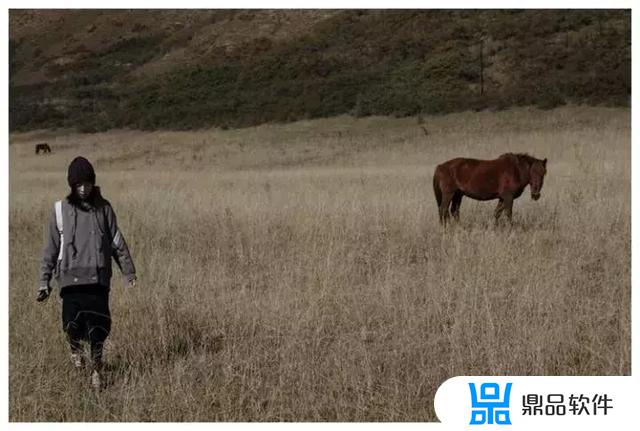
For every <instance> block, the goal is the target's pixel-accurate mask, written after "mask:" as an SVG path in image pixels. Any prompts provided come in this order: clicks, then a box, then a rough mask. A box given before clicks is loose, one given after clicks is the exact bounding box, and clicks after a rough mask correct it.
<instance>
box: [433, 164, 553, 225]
mask: <svg viewBox="0 0 640 431" xmlns="http://www.w3.org/2000/svg"><path fill="white" fill-rule="evenodd" d="M546 173H547V159H544V160H539V159H536V158H535V157H531V156H530V155H528V154H513V153H506V154H503V155H501V156H500V157H498V158H497V159H495V160H477V159H463V158H456V159H451V160H449V161H448V162H445V163H443V164H441V165H438V166H437V167H436V170H435V172H434V174H433V191H434V193H435V195H436V201H437V202H438V209H439V215H440V223H442V224H445V225H446V223H447V220H448V219H449V205H451V215H453V217H454V218H455V219H456V220H458V219H459V218H460V203H461V202H462V197H463V196H468V197H470V198H472V199H476V200H479V201H488V200H492V199H499V202H498V206H497V207H496V209H495V212H494V216H495V218H496V223H497V222H498V219H499V218H500V215H502V212H503V211H505V212H506V213H507V217H508V218H509V221H510V222H511V209H512V207H513V200H514V199H517V198H518V197H520V195H521V194H522V192H523V191H524V188H525V187H526V186H528V185H531V198H532V199H533V200H535V201H537V200H538V199H539V198H540V190H541V189H542V183H543V182H544V176H545V174H546Z"/></svg>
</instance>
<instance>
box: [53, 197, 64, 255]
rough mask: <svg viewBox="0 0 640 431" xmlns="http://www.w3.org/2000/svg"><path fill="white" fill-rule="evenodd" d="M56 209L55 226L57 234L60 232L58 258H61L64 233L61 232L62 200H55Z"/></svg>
mask: <svg viewBox="0 0 640 431" xmlns="http://www.w3.org/2000/svg"><path fill="white" fill-rule="evenodd" d="M54 207H55V210H56V227H57V228H58V234H60V252H59V253H58V260H62V254H63V253H62V251H63V250H64V246H63V245H64V244H63V243H64V235H63V234H62V230H63V229H62V228H63V227H64V226H63V223H62V201H56V203H55V205H54Z"/></svg>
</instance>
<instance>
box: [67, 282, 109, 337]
mask: <svg viewBox="0 0 640 431" xmlns="http://www.w3.org/2000/svg"><path fill="white" fill-rule="evenodd" d="M60 296H61V297H62V329H63V330H64V331H65V332H66V333H67V334H68V335H69V336H70V337H71V338H72V339H75V340H86V341H89V342H92V343H100V342H103V341H104V340H105V339H106V338H107V336H108V335H109V332H110V331H111V312H110V311H109V288H108V287H105V286H101V285H98V284H90V285H82V286H69V287H64V288H62V289H61V290H60Z"/></svg>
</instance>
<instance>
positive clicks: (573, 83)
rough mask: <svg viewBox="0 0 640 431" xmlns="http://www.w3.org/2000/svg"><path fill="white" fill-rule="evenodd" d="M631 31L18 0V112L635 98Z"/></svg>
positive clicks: (533, 17) (294, 112) (210, 113)
mask: <svg viewBox="0 0 640 431" xmlns="http://www.w3.org/2000/svg"><path fill="white" fill-rule="evenodd" d="M43 35H45V36H43ZM630 35H631V32H630V13H629V11H602V10H600V11H580V10H571V11H561V10H531V11H495V10H494V11H441V10H438V11H436V10H411V11H396V10H385V11H378V10H350V11H339V10H318V11H309V10H305V11H302V10H300V11H297V10H279V11H270V10H253V11H239V10H213V11H193V10H187V11H90V10H76V11H56V10H53V11H20V10H12V11H11V13H10V122H11V128H12V130H28V129H34V128H43V127H79V128H80V130H83V131H95V130H106V129H109V128H114V127H132V128H142V129H158V128H160V129H190V128H199V127H208V126H222V127H237V126H243V125H252V124H259V123H264V122H271V121H290V120H297V119H302V118H315V117H323V116H331V115H336V114H343V113H350V114H353V115H371V114H381V115H396V116H403V115H414V114H417V113H420V112H425V113H441V112H452V111H461V110H467V109H483V108H503V107H507V106H514V105H538V106H541V107H552V106H557V105H559V104H562V103H565V102H574V103H587V104H607V105H626V104H628V102H629V96H630V91H631V39H630ZM481 52H482V56H481ZM481 57H482V66H481Z"/></svg>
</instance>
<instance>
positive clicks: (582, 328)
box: [9, 107, 630, 421]
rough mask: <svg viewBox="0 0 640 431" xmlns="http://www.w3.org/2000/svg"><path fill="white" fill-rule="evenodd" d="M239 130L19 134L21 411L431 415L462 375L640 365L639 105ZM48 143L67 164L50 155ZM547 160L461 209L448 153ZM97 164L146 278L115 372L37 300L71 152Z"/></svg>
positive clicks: (116, 311) (15, 155) (119, 291)
mask: <svg viewBox="0 0 640 431" xmlns="http://www.w3.org/2000/svg"><path fill="white" fill-rule="evenodd" d="M425 127H427V128H428V130H429V135H428V136H425V134H424V133H423V131H422V130H421V129H420V128H419V126H418V122H417V121H416V119H415V118H404V119H388V118H379V117H378V118H365V119H353V118H350V117H341V118H334V119H327V120H318V121H308V122H298V123H293V124H289V125H271V126H266V125H265V126H260V127H256V128H248V129H241V130H227V131H221V130H217V129H214V130H209V131H200V132H156V133H143V132H134V131H120V132H110V133H105V134H96V135H77V134H64V133H61V132H58V133H53V132H46V133H43V132H40V133H36V132H32V133H29V134H21V135H12V136H11V145H10V163H11V173H10V192H11V195H10V276H11V280H10V281H11V283H10V328H9V331H10V333H9V336H10V346H9V347H10V370H9V376H10V419H11V420H12V421H43V420H47V421H63V420H66V421H70V420H74V421H92V420H109V421H111V420H114V421H134V420H162V421H205V420H222V421H250V420H251V421H253V420H258V421H279V420H288V421H293V420H298V421H317V420H325V421H326V420H337V421H370V420H371V421H384V420H392V421H433V420H435V419H436V418H435V415H434V412H433V408H432V403H433V395H434V393H435V390H436V388H437V387H438V385H439V384H440V383H442V382H443V381H444V380H445V379H447V378H449V377H451V376H455V375H463V374H500V375H504V374H508V375H592V374H596V375H623V374H629V373H630V161H629V157H630V112H629V111H628V110H624V109H605V108H580V107H567V108H562V109H557V110H554V111H544V112H543V111H536V110H525V109H521V110H513V111H507V112H500V113H463V114H455V115H449V116H445V117H434V118H431V117H427V118H426V124H425ZM45 140H46V141H47V142H49V144H50V145H51V146H52V148H53V154H52V155H50V156H35V155H34V154H33V148H34V144H35V143H37V142H42V141H45ZM506 151H515V152H521V151H526V152H530V153H531V154H532V155H534V156H537V157H547V158H549V167H548V171H549V172H548V176H547V180H546V182H545V187H544V189H543V191H542V199H541V200H540V201H538V202H533V201H531V199H530V197H529V195H528V193H526V194H524V195H523V196H522V197H521V198H520V199H518V200H517V201H516V203H515V205H514V221H515V224H514V226H513V227H512V228H509V227H507V226H499V227H497V228H495V227H494V226H493V224H492V210H493V207H494V204H493V203H478V202H473V201H470V200H467V199H465V200H463V203H462V220H461V223H460V224H459V225H457V226H455V227H454V228H453V229H451V230H449V231H447V232H443V231H442V229H441V228H440V226H439V225H438V221H437V211H436V205H435V200H434V198H433V192H432V190H431V185H430V184H431V175H432V172H433V169H434V167H435V165H436V164H437V163H439V162H441V161H443V160H446V159H448V158H450V157H453V156H459V155H466V156H473V157H478V158H493V157H495V156H497V155H499V154H501V153H503V152H506ZM78 154H82V155H84V156H86V157H88V158H90V160H92V161H93V162H94V165H95V166H96V169H97V172H98V182H99V184H100V185H101V186H102V187H103V190H104V194H105V196H106V197H107V198H108V199H109V200H110V201H111V202H112V204H113V206H114V207H115V209H116V212H117V214H118V216H119V223H120V226H121V228H122V230H123V232H124V233H125V236H126V237H127V240H128V242H129V245H130V248H131V250H132V253H133V255H134V258H135V260H136V265H137V267H138V271H139V277H140V283H139V286H138V287H136V288H135V289H133V290H126V289H125V288H124V287H123V286H124V283H123V281H122V280H121V279H120V278H119V277H116V278H115V279H114V282H113V286H112V291H113V292H112V293H113V294H112V299H111V305H112V313H113V319H114V329H113V331H112V335H111V338H110V340H109V345H108V347H107V353H106V355H107V356H106V360H107V362H108V380H109V385H108V386H107V388H106V389H104V390H103V391H102V392H101V393H99V394H94V393H92V392H91V391H90V389H89V385H88V380H87V376H85V375H78V374H77V373H76V372H75V371H74V370H73V369H72V368H71V364H70V362H69V358H68V352H67V348H66V345H65V342H64V338H63V334H62V331H61V323H60V316H59V314H60V305H59V303H58V302H57V300H56V299H57V297H56V296H53V297H52V298H51V299H50V300H49V302H48V303H46V304H44V305H42V304H38V303H36V302H35V300H34V298H35V289H36V287H37V283H36V280H37V267H38V260H39V256H40V251H41V246H42V239H43V226H44V224H45V220H46V218H47V216H48V213H49V211H50V210H51V207H52V204H53V201H54V200H56V199H58V198H60V197H62V196H63V195H64V194H65V192H66V190H67V187H66V181H65V174H66V168H67V164H68V163H69V161H70V160H71V159H72V158H73V157H74V156H76V155H78Z"/></svg>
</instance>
